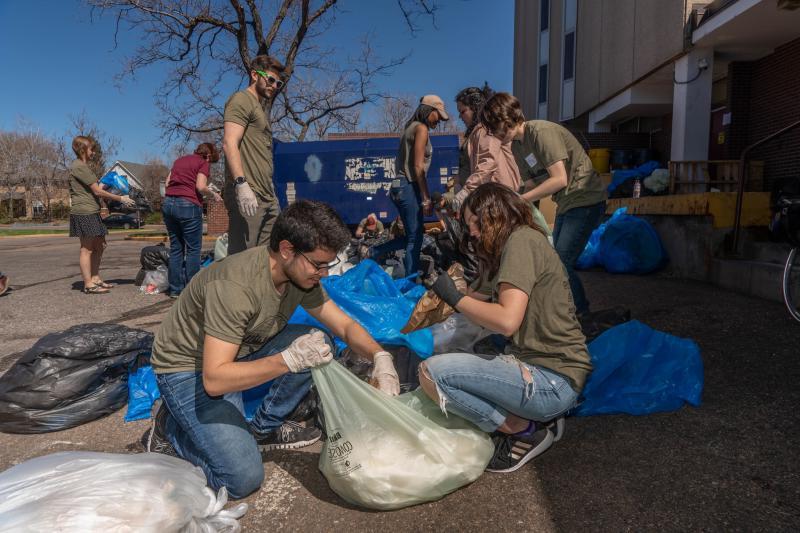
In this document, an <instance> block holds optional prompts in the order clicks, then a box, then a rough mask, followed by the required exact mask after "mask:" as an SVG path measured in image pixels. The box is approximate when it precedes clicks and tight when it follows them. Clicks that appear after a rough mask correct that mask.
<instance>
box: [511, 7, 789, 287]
mask: <svg viewBox="0 0 800 533" xmlns="http://www.w3.org/2000/svg"><path fill="white" fill-rule="evenodd" d="M799 91H800V1H798V0H715V1H713V2H691V1H686V0H534V1H528V0H516V4H515V28H514V93H515V95H516V96H517V97H518V98H519V99H520V101H521V102H522V105H523V109H524V112H525V114H526V117H528V118H540V119H547V120H551V121H556V122H561V123H563V124H565V125H566V126H567V127H568V128H570V129H571V130H572V131H573V132H575V133H576V136H577V137H578V138H579V139H581V140H582V141H583V142H584V144H585V145H587V148H609V149H611V150H612V154H611V155H612V162H614V156H615V154H616V152H613V150H615V149H619V150H618V151H619V152H620V153H623V150H622V149H638V150H640V151H642V152H646V153H647V154H648V155H649V156H650V157H652V158H656V159H659V160H660V161H661V163H662V164H664V165H665V166H668V168H669V169H670V179H671V183H670V189H669V193H670V195H669V196H666V197H664V196H654V197H645V198H639V199H629V198H626V199H618V200H617V199H615V200H612V201H610V202H609V212H611V211H612V210H613V209H615V208H617V207H620V206H622V205H627V206H628V208H629V212H634V213H639V214H643V215H648V216H649V217H650V219H651V221H653V222H654V224H656V227H657V229H658V230H659V233H660V235H661V236H662V239H663V240H664V242H665V245H666V246H667V248H668V250H669V252H670V256H671V257H672V267H671V268H673V269H674V270H676V273H677V274H679V275H683V276H686V277H690V278H695V279H703V280H712V281H719V282H721V283H723V284H727V285H730V286H732V287H733V288H741V287H748V288H750V289H743V290H748V291H749V292H752V293H756V294H761V293H762V292H763V293H764V294H762V295H765V296H770V297H777V295H778V292H777V291H775V290H774V287H773V284H774V280H773V279H772V277H769V279H768V280H766V281H765V282H764V283H761V282H760V281H759V280H757V279H756V278H754V277H752V276H751V277H750V278H748V279H741V277H739V276H738V274H737V275H736V276H728V273H730V269H734V270H736V269H739V270H741V271H742V272H744V270H746V269H750V270H751V271H752V270H753V268H752V267H753V265H752V264H744V263H745V262H746V261H747V260H753V261H756V262H758V261H760V260H761V259H765V258H764V257H761V256H760V255H759V254H760V253H761V252H759V251H757V250H762V249H763V248H765V245H764V246H762V243H760V242H759V240H760V239H764V236H763V235H764V233H765V232H766V226H767V224H768V223H769V220H770V215H771V213H770V200H771V198H772V197H774V195H775V192H776V191H779V190H780V189H781V188H782V187H784V185H785V184H786V182H787V181H794V180H798V179H800V127H794V129H791V130H789V131H787V132H785V133H783V134H781V135H780V136H779V137H777V138H775V139H774V140H771V141H769V142H765V143H764V144H763V145H760V146H759V147H757V148H755V149H754V150H752V151H750V152H748V153H747V155H748V161H747V162H746V164H745V165H744V166H743V168H744V171H741V170H740V165H739V158H740V157H741V156H742V154H743V152H744V151H745V149H746V148H747V147H748V146H750V145H752V144H754V143H757V142H758V141H761V140H762V139H764V138H766V137H768V136H769V135H771V134H773V133H775V132H778V131H780V130H782V129H783V128H786V127H789V126H793V125H795V124H798V123H800V92H799ZM623 155H624V154H623ZM616 163H617V165H620V164H624V163H625V161H616ZM740 180H743V181H744V182H745V183H744V188H745V190H746V191H747V192H746V193H745V194H744V195H743V200H742V202H741V204H742V206H743V207H742V210H741V211H740V213H741V216H739V215H737V198H736V196H737V193H736V191H737V190H738V188H739V181H740ZM737 220H739V221H740V224H737V223H736V222H737ZM739 225H741V226H742V227H744V228H745V229H743V230H741V231H740V230H739ZM740 234H741V235H740ZM740 236H741V239H740ZM740 240H745V241H748V242H744V243H741V242H739V241H740ZM734 241H735V242H736V246H734ZM704 242H705V243H704ZM743 244H744V245H743ZM725 248H727V249H728V250H731V251H732V252H734V253H738V254H739V255H740V256H741V255H742V254H745V255H747V257H746V260H745V261H744V262H743V261H742V260H740V261H739V262H738V263H729V262H725V258H724V257H722V254H721V250H723V249H725ZM748 254H749V255H748ZM784 258H785V256H784ZM761 262H765V261H761ZM732 265H733V266H732ZM735 265H738V266H735ZM726 269H727V270H726ZM737 272H738V270H737ZM773 274H774V272H772V271H771V272H770V274H769V276H772V275H773ZM759 275H760V274H759ZM722 278H726V279H729V280H735V281H730V282H724V280H723V279H722ZM751 289H752V290H751ZM767 293H768V294H767Z"/></svg>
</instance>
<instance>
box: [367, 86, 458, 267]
mask: <svg viewBox="0 0 800 533" xmlns="http://www.w3.org/2000/svg"><path fill="white" fill-rule="evenodd" d="M449 119H450V115H448V114H447V110H446V109H445V107H444V101H442V99H441V98H439V97H438V96H436V95H435V94H428V95H425V96H423V97H422V98H421V99H420V101H419V106H418V107H417V110H416V111H414V114H413V115H412V116H411V118H410V119H409V121H408V122H406V125H405V128H404V130H403V135H402V137H401V138H400V148H399V151H398V154H397V159H396V161H395V173H396V175H397V177H396V178H395V179H394V181H392V186H391V189H389V197H390V198H391V199H392V202H393V203H394V205H395V207H396V208H397V213H398V214H399V215H400V219H401V220H402V221H403V226H404V228H405V235H404V236H402V237H399V238H396V239H393V240H391V241H389V242H387V243H384V244H381V245H379V246H376V247H374V248H373V249H372V250H370V251H369V253H368V257H372V258H379V257H381V256H383V255H385V254H388V253H390V252H394V251H396V250H400V249H403V248H405V251H406V255H405V257H404V258H403V266H404V267H405V270H406V273H408V274H409V275H410V274H414V273H416V272H417V270H418V267H419V253H420V250H421V249H422V234H423V232H424V230H425V223H424V217H425V216H430V215H431V213H432V212H433V209H432V205H431V197H430V193H429V192H428V182H427V181H426V176H427V174H428V168H430V165H431V157H432V156H433V147H432V146H431V140H430V130H431V129H433V128H435V127H436V126H437V125H438V124H439V122H440V121H443V120H449Z"/></svg>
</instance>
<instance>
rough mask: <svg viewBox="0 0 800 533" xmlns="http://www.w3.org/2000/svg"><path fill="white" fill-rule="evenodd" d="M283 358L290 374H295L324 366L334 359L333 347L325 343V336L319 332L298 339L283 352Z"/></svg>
mask: <svg viewBox="0 0 800 533" xmlns="http://www.w3.org/2000/svg"><path fill="white" fill-rule="evenodd" d="M281 356H282V357H283V360H284V361H285V362H286V366H287V367H289V372H294V373H297V372H302V371H303V370H306V369H308V368H313V367H315V366H321V365H324V364H326V363H329V362H330V361H331V359H333V353H331V347H330V346H329V345H328V343H326V342H325V334H324V333H322V332H321V331H319V330H317V331H315V332H314V333H307V334H305V335H301V336H300V337H297V338H296V339H295V340H294V341H293V342H292V344H290V345H289V347H288V348H286V349H285V350H283V351H282V352H281Z"/></svg>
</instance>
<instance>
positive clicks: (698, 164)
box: [669, 159, 764, 194]
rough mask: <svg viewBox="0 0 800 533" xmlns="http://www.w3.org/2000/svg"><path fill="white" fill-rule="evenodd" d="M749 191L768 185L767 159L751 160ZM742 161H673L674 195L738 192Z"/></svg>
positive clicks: (672, 191) (671, 176)
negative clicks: (765, 165)
mask: <svg viewBox="0 0 800 533" xmlns="http://www.w3.org/2000/svg"><path fill="white" fill-rule="evenodd" d="M748 165H749V168H748V172H747V184H746V185H745V189H746V190H748V191H760V190H761V189H762V187H763V184H764V162H763V161H749V162H748ZM739 172H740V167H739V160H738V159H731V160H718V161H670V162H669V176H670V184H669V192H670V194H689V193H698V192H711V191H712V190H713V191H720V192H736V190H737V184H738V183H739Z"/></svg>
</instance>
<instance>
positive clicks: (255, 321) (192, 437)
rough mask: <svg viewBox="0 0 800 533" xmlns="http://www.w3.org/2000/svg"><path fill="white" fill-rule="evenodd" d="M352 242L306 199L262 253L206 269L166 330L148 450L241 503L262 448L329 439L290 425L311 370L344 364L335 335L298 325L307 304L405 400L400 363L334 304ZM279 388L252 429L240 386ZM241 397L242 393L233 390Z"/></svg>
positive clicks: (329, 212) (255, 481)
mask: <svg viewBox="0 0 800 533" xmlns="http://www.w3.org/2000/svg"><path fill="white" fill-rule="evenodd" d="M349 241H350V233H349V231H348V230H347V227H346V226H345V225H344V223H343V222H342V220H341V218H339V216H338V215H337V214H336V212H335V211H334V210H333V209H332V208H331V207H330V206H328V205H326V204H324V203H321V202H312V201H305V200H301V201H298V202H296V203H294V204H292V205H291V206H289V207H288V208H287V209H286V210H285V211H283V212H282V213H281V214H280V215H279V216H278V218H277V220H276V221H275V227H274V228H273V231H272V235H271V236H270V243H269V247H268V248H267V247H266V246H257V247H255V248H252V249H250V250H247V251H244V252H241V253H238V254H235V255H232V256H229V257H227V258H225V259H224V260H223V261H220V262H217V263H214V264H213V265H211V266H209V267H207V268H206V269H204V270H202V271H200V272H199V273H198V274H197V275H196V276H195V277H194V278H192V280H191V282H190V283H189V284H188V285H187V287H186V288H185V289H184V291H183V292H181V295H180V297H179V299H178V300H177V301H176V302H175V304H174V305H173V306H172V308H171V309H170V310H169V313H168V314H167V316H166V318H165V319H164V322H163V323H162V324H161V327H160V328H159V331H158V334H157V335H156V339H155V344H154V345H153V355H152V365H153V369H154V370H155V372H156V380H157V382H158V388H159V390H160V391H161V396H162V398H163V403H162V404H161V407H160V408H159V410H158V413H157V414H156V417H155V419H154V423H153V428H152V430H150V435H149V437H148V446H147V448H148V451H157V452H161V453H171V454H173V455H177V456H179V457H182V458H184V459H186V460H188V461H190V462H191V463H193V464H195V465H197V466H199V467H200V468H202V469H203V471H204V472H205V474H206V478H207V479H208V484H209V485H210V486H211V487H213V488H214V489H215V490H218V489H219V488H220V487H223V486H225V487H227V489H228V492H229V493H230V495H231V496H232V497H234V498H242V497H244V496H247V495H248V494H250V493H251V492H253V491H255V490H257V489H258V488H259V487H260V486H261V482H262V481H263V479H264V468H263V466H262V463H261V453H260V451H261V450H273V449H285V448H300V447H303V446H307V445H309V444H312V443H314V442H316V441H317V440H319V438H320V436H321V432H320V430H319V429H317V428H314V427H304V426H302V425H300V424H298V423H295V422H292V421H289V420H287V417H288V416H289V414H290V413H292V411H293V410H294V409H295V407H297V405H298V404H299V403H300V402H301V401H302V399H303V397H304V396H305V395H306V394H307V393H308V390H309V388H310V386H311V373H310V371H309V369H310V368H312V367H315V366H318V365H322V364H325V363H327V362H329V361H330V360H331V359H332V357H333V345H332V343H331V340H330V338H328V337H327V336H326V335H325V334H323V333H322V332H321V331H319V330H315V329H313V328H311V327H310V326H301V325H287V321H288V320H289V317H291V316H292V313H294V310H295V309H296V308H297V306H298V305H301V306H303V308H305V309H306V311H308V313H309V314H310V315H311V316H313V317H314V318H316V319H317V320H319V321H320V322H321V323H322V324H324V325H325V326H326V327H327V328H328V329H329V330H330V331H331V332H332V333H333V334H334V335H336V336H338V337H339V338H341V339H343V340H344V342H345V343H347V344H348V345H349V346H350V347H351V348H352V349H353V350H354V351H355V352H356V353H358V354H359V355H361V356H365V357H367V358H371V359H372V360H373V362H374V370H373V375H374V377H375V378H376V379H377V382H378V388H379V389H380V390H382V391H383V392H386V393H388V394H392V395H396V394H398V393H399V386H400V384H399V380H398V377H397V372H396V371H395V368H394V365H393V363H392V356H391V354H389V353H388V352H386V351H384V350H383V349H382V348H381V346H380V345H379V344H378V343H377V342H375V340H374V339H372V337H370V335H369V334H368V333H367V332H366V331H365V330H364V329H363V328H362V327H361V326H360V325H359V324H357V323H356V322H354V321H353V320H352V319H351V318H349V317H348V316H347V315H345V314H344V312H342V311H341V310H340V309H339V307H337V305H336V304H335V303H334V302H333V301H332V300H330V299H329V298H328V296H327V294H326V292H325V290H324V289H323V288H322V287H321V286H320V283H319V281H320V278H321V277H323V276H327V274H328V269H329V268H330V267H332V266H333V265H334V264H335V263H336V254H337V253H338V252H339V251H341V250H342V249H343V248H344V247H345V246H346V245H347V244H348V243H349ZM270 380H273V382H272V386H271V387H270V389H269V392H268V393H267V396H266V397H265V398H264V401H263V402H262V403H261V405H260V406H259V408H258V410H257V411H256V413H255V416H254V417H253V420H252V421H251V422H250V423H249V424H248V422H247V421H246V420H245V418H244V415H243V414H242V413H243V408H242V399H241V398H242V397H241V393H240V391H244V390H247V389H250V388H253V387H256V386H258V385H261V384H262V383H265V382H267V381H270ZM230 393H236V394H230Z"/></svg>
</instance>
